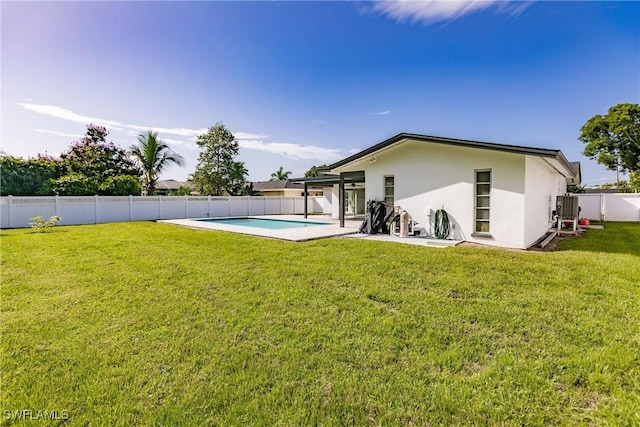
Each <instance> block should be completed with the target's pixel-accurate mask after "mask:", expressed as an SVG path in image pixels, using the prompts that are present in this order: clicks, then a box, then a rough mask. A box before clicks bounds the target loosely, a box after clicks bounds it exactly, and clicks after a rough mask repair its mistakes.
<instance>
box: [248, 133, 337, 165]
mask: <svg viewBox="0 0 640 427" xmlns="http://www.w3.org/2000/svg"><path fill="white" fill-rule="evenodd" d="M238 144H239V145H240V147H242V148H246V149H249V150H260V151H267V152H269V153H273V154H279V155H281V156H285V157H289V158H292V159H296V160H318V161H320V162H324V163H327V162H334V161H336V160H338V159H340V158H342V153H341V151H340V150H338V149H335V148H324V147H318V146H315V145H300V144H290V143H285V142H264V141H258V140H255V139H253V140H252V139H246V140H243V139H240V140H239V141H238Z"/></svg>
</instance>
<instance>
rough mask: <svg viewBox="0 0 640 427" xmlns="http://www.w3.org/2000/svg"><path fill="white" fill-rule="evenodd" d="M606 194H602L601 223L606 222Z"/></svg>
mask: <svg viewBox="0 0 640 427" xmlns="http://www.w3.org/2000/svg"><path fill="white" fill-rule="evenodd" d="M604 199H605V193H600V221H604V217H605V211H604V210H605V200H604Z"/></svg>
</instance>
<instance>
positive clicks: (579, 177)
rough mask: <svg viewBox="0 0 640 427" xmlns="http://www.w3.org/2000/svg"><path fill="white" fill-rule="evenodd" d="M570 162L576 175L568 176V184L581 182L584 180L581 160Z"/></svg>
mask: <svg viewBox="0 0 640 427" xmlns="http://www.w3.org/2000/svg"><path fill="white" fill-rule="evenodd" d="M569 164H570V165H571V167H572V168H573V174H574V176H573V177H571V178H567V184H573V185H577V184H580V183H581V182H582V171H581V170H580V162H569Z"/></svg>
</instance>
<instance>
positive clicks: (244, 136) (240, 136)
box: [233, 132, 267, 139]
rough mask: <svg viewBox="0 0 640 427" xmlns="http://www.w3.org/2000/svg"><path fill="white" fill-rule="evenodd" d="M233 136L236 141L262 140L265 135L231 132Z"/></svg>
mask: <svg viewBox="0 0 640 427" xmlns="http://www.w3.org/2000/svg"><path fill="white" fill-rule="evenodd" d="M233 136H235V137H236V138H237V139H264V138H266V137H267V135H265V134H263V133H247V132H233Z"/></svg>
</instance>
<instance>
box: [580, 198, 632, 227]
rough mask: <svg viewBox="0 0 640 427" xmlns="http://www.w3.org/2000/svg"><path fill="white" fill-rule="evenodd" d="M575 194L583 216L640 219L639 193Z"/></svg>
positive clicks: (608, 219) (605, 218)
mask: <svg viewBox="0 0 640 427" xmlns="http://www.w3.org/2000/svg"><path fill="white" fill-rule="evenodd" d="M577 196H578V204H579V205H580V208H582V211H581V212H580V216H582V217H583V218H589V219H591V220H597V221H640V193H584V194H577Z"/></svg>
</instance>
